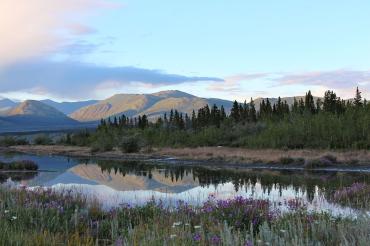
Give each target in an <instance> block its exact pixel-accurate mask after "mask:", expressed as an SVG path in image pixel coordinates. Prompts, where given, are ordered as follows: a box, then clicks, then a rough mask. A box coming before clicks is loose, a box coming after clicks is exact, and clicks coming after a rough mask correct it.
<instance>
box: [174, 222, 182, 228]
mask: <svg viewBox="0 0 370 246" xmlns="http://www.w3.org/2000/svg"><path fill="white" fill-rule="evenodd" d="M181 224H182V223H181V221H179V222H174V223H173V225H172V227H175V226H181Z"/></svg>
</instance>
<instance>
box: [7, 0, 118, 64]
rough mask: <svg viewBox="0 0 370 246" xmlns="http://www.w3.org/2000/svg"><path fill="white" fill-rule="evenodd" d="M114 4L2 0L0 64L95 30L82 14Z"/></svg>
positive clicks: (92, 0)
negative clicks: (85, 22)
mask: <svg viewBox="0 0 370 246" xmlns="http://www.w3.org/2000/svg"><path fill="white" fill-rule="evenodd" d="M117 6H118V5H115V4H113V3H112V2H110V1H104V0H63V1H61V0H27V1H23V0H1V1H0V23H1V25H0V37H1V38H0V67H1V66H5V65H7V64H11V63H14V62H17V61H20V60H24V59H29V58H32V57H38V56H43V55H46V54H48V53H50V52H55V51H57V50H58V49H59V48H61V47H64V46H65V45H66V44H68V43H70V42H71V39H72V38H71V37H72V36H76V35H85V34H90V33H92V32H94V31H96V30H94V29H92V28H91V27H89V26H87V25H86V24H84V19H85V17H86V16H87V15H89V14H91V13H92V12H94V11H100V10H102V9H105V8H113V7H117ZM72 40H73V39H72ZM72 42H74V41H72Z"/></svg>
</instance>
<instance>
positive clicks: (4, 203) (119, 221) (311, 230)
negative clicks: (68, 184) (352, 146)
mask: <svg viewBox="0 0 370 246" xmlns="http://www.w3.org/2000/svg"><path fill="white" fill-rule="evenodd" d="M369 223H370V218H369V217H367V216H365V215H364V216H359V217H358V218H357V219H348V218H334V217H333V216H331V215H329V214H325V213H321V214H319V213H313V214H312V213H308V212H307V211H306V210H305V208H304V206H303V207H302V206H291V212H290V213H284V214H281V213H280V212H279V211H276V210H271V208H270V206H269V203H268V201H266V200H252V199H245V198H241V197H236V198H235V199H230V200H225V201H218V200H215V199H214V198H212V197H211V198H210V199H209V200H208V201H207V202H206V203H204V204H203V205H202V206H197V207H193V206H190V205H188V204H186V203H184V202H179V203H178V204H177V206H174V207H165V206H164V205H163V204H162V203H161V201H149V202H148V203H147V204H146V205H144V206H140V207H131V206H130V205H129V204H125V205H122V206H121V207H120V208H116V209H112V210H109V211H105V210H103V209H102V208H101V206H100V205H99V204H97V203H96V202H92V201H87V200H86V198H84V197H83V196H81V195H75V194H73V193H71V192H68V191H64V192H61V193H56V192H54V191H52V190H50V189H49V190H45V189H36V190H25V189H6V188H0V242H1V243H2V244H3V245H268V244H269V245H368V242H369V240H370V226H369Z"/></svg>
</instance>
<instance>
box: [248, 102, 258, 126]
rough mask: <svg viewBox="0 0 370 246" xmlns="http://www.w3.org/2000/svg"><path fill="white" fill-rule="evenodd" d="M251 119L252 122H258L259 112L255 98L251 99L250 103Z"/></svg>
mask: <svg viewBox="0 0 370 246" xmlns="http://www.w3.org/2000/svg"><path fill="white" fill-rule="evenodd" d="M249 119H250V121H252V122H255V121H257V112H256V107H255V105H254V101H253V98H251V101H250V102H249Z"/></svg>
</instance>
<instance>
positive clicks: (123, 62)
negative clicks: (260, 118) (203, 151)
mask: <svg viewBox="0 0 370 246" xmlns="http://www.w3.org/2000/svg"><path fill="white" fill-rule="evenodd" d="M369 13H370V1H368V0H362V1H360V0H352V1H348V0H335V1H334V0H325V1H322V0H310V1H302V0H298V1H297V0H281V1H275V0H261V1H246V0H233V1H226V0H202V1H199V0H187V1H173V0H158V1H148V0H1V1H0V97H6V98H11V99H15V100H25V99H45V98H51V99H53V100H56V101H76V100H85V99H104V98H107V97H110V96H112V95H113V94H118V93H140V94H141V93H153V92H157V91H161V90H182V91H185V92H188V93H192V94H194V95H197V96H200V97H207V98H210V97H214V98H222V99H227V100H234V99H237V100H239V101H244V100H245V99H246V100H249V99H250V98H251V97H253V98H257V97H277V96H299V95H304V94H305V92H306V91H308V90H311V91H312V92H313V94H314V95H316V96H322V95H323V93H324V92H325V91H326V90H329V89H330V90H334V91H335V92H336V93H337V95H338V96H341V97H342V98H351V97H353V96H354V92H355V89H356V87H357V86H358V87H359V88H360V90H361V91H362V95H363V96H364V97H367V98H370V28H369V27H370V15H369Z"/></svg>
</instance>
